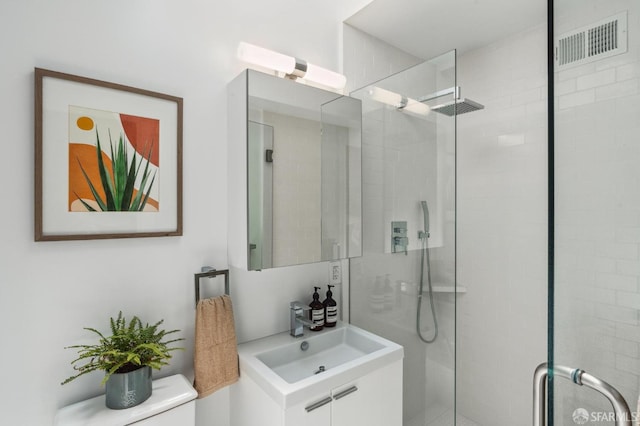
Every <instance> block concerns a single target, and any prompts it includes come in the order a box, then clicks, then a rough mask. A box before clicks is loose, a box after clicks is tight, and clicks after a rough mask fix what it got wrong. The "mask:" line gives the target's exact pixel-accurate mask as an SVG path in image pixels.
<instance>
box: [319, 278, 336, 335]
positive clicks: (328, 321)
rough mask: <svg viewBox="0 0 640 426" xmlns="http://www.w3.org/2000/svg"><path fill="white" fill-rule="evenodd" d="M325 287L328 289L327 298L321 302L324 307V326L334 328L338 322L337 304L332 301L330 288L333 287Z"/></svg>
mask: <svg viewBox="0 0 640 426" xmlns="http://www.w3.org/2000/svg"><path fill="white" fill-rule="evenodd" d="M327 287H329V290H327V298H326V299H324V302H322V305H323V306H324V326H325V327H335V326H336V322H337V321H338V303H337V302H336V301H335V300H334V299H333V292H332V291H331V287H335V286H334V285H331V284H329V285H328V286H327Z"/></svg>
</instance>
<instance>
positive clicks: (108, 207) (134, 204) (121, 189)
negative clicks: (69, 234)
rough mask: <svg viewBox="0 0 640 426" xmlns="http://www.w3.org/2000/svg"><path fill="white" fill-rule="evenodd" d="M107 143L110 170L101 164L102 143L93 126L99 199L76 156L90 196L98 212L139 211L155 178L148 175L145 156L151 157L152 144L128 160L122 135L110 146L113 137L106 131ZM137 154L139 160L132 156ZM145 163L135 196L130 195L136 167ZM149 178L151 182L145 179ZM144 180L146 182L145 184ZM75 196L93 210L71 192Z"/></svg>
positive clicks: (136, 170)
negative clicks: (99, 188) (100, 191)
mask: <svg viewBox="0 0 640 426" xmlns="http://www.w3.org/2000/svg"><path fill="white" fill-rule="evenodd" d="M109 145H110V148H111V170H109V168H108V167H107V166H106V164H105V163H104V159H103V158H102V146H101V145H100V136H99V135H98V130H97V129H96V154H97V155H98V171H99V172H100V185H101V186H102V189H103V190H104V193H105V198H104V199H103V198H102V197H101V196H100V194H99V193H98V191H97V190H96V188H97V186H96V185H97V184H94V182H92V181H91V179H90V178H89V176H88V175H87V172H86V171H85V170H84V167H82V163H81V162H80V159H77V160H78V164H79V165H80V170H81V171H82V175H83V176H84V178H85V180H86V182H87V184H88V185H89V189H90V190H91V194H93V198H94V200H95V201H96V203H97V204H98V207H100V210H102V211H142V210H143V209H144V207H145V205H146V204H147V200H148V199H149V194H150V193H151V188H152V187H153V183H154V182H155V179H156V172H155V171H154V172H153V174H151V170H150V169H149V161H150V160H149V159H150V158H151V153H152V148H153V144H150V146H149V151H148V152H147V155H146V156H138V155H136V154H135V153H134V155H133V159H132V160H131V161H129V158H128V157H129V156H128V154H127V149H126V146H125V143H124V137H123V135H122V134H120V139H119V140H118V144H117V146H116V147H115V149H114V146H113V140H112V139H111V132H109ZM138 157H140V160H139V161H137V160H136V159H137V158H138ZM145 159H146V162H145V161H144V160H145ZM143 162H144V163H145V165H144V170H143V171H142V178H141V181H140V189H139V190H138V193H137V194H136V196H135V197H134V196H133V192H134V185H135V183H136V180H137V179H138V176H139V175H140V169H141V167H142V163H143ZM149 178H151V181H149ZM147 183H148V185H147ZM75 195H76V198H77V199H78V200H79V201H80V202H81V203H82V205H84V207H85V208H86V209H87V210H88V211H91V212H95V211H96V209H95V208H93V207H92V206H91V205H89V204H88V203H87V202H85V201H84V200H83V199H82V198H80V197H79V196H78V194H75Z"/></svg>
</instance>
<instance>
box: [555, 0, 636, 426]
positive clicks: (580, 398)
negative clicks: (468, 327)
mask: <svg viewBox="0 0 640 426" xmlns="http://www.w3.org/2000/svg"><path fill="white" fill-rule="evenodd" d="M554 3H555V4H554V10H553V11H554V32H555V39H556V48H557V49H558V50H557V52H556V53H557V57H558V62H557V63H556V64H555V72H554V81H555V86H554V87H555V114H554V118H555V135H554V144H555V149H554V152H555V164H554V165H553V168H552V171H553V174H552V175H551V176H552V177H554V192H555V194H554V203H555V208H554V211H553V214H554V219H555V227H554V234H555V236H554V241H553V244H554V246H553V247H554V257H555V261H554V276H553V288H554V293H553V299H551V302H552V305H551V306H550V313H552V315H553V346H552V347H551V348H550V351H551V352H550V360H551V361H552V362H553V365H554V366H556V368H557V367H558V366H561V365H562V366H568V367H571V368H580V369H583V370H585V371H586V372H587V373H589V374H591V375H593V376H596V377H598V378H600V379H602V380H604V381H606V382H608V383H609V384H611V385H612V386H614V387H615V388H616V389H617V390H618V391H620V393H621V394H622V396H623V397H624V398H625V399H626V401H627V403H628V405H629V407H630V409H631V412H632V416H633V418H634V421H635V419H636V417H637V415H638V413H637V408H636V407H637V401H638V395H639V393H640V281H639V279H640V166H639V165H640V142H639V141H640V138H639V135H640V120H639V118H640V93H639V88H640V3H639V2H638V1H637V0H617V1H610V0H587V1H573V0H555V2H554ZM581 40H582V41H584V43H581ZM552 383H553V384H552V386H551V387H550V390H551V397H552V399H551V404H550V424H555V425H558V426H560V425H567V426H569V425H575V424H587V425H614V424H618V423H616V420H620V419H616V416H615V414H614V413H613V409H612V406H611V404H610V403H609V402H608V401H607V400H606V398H604V397H603V396H602V395H600V394H599V393H597V392H595V391H593V390H590V389H587V388H586V387H585V386H577V385H576V384H574V383H572V381H571V380H565V379H561V378H559V377H558V378H555V379H554V380H553V381H552ZM626 424H630V423H626ZM633 424H634V425H635V424H636V423H635V422H634V423H633Z"/></svg>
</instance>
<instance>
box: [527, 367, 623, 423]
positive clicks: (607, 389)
mask: <svg viewBox="0 0 640 426" xmlns="http://www.w3.org/2000/svg"><path fill="white" fill-rule="evenodd" d="M548 375H549V367H548V365H547V363H546V362H545V363H542V364H540V365H539V366H538V367H537V368H536V370H535V372H534V374H533V426H545V425H546V424H547V422H546V419H545V414H546V411H547V410H546V405H547V391H546V387H547V377H548ZM553 376H554V377H564V378H565V379H568V380H571V381H572V382H573V383H575V384H576V385H579V386H586V387H588V388H591V389H593V390H595V391H598V392H600V393H601V394H602V395H604V396H605V397H607V399H608V400H609V402H611V405H612V406H613V410H614V411H615V418H616V420H615V421H616V423H615V424H616V426H632V424H631V411H630V410H629V405H627V401H625V399H624V397H623V396H622V395H621V394H620V392H618V391H617V390H616V388H614V387H613V386H611V385H610V384H609V383H607V382H605V381H604V380H600V379H598V378H597V377H595V376H592V375H591V374H588V373H587V372H585V371H584V370H581V369H579V368H570V367H565V366H562V365H557V366H555V367H554V368H553Z"/></svg>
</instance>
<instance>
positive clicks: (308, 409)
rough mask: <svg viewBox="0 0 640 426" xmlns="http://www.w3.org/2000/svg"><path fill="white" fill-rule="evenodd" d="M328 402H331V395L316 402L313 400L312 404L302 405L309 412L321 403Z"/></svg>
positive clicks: (325, 403) (320, 405)
mask: <svg viewBox="0 0 640 426" xmlns="http://www.w3.org/2000/svg"><path fill="white" fill-rule="evenodd" d="M330 402H331V397H330V396H328V397H326V398H325V399H323V400H320V401H318V402H314V403H313V404H311V405H309V406H308V407H304V409H305V410H307V413H309V412H311V411H313V410H315V409H316V408H320V407H322V406H323V405H327V404H328V403H330Z"/></svg>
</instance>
